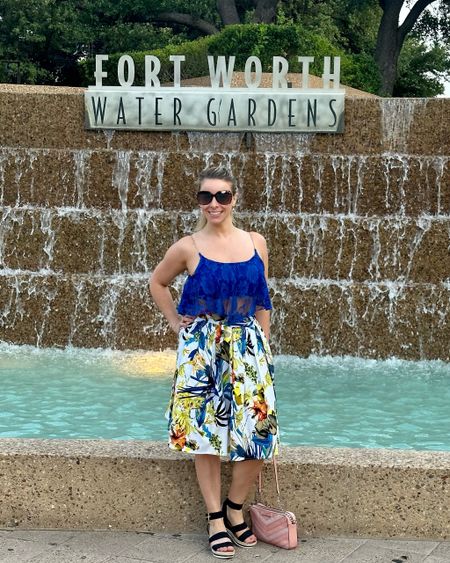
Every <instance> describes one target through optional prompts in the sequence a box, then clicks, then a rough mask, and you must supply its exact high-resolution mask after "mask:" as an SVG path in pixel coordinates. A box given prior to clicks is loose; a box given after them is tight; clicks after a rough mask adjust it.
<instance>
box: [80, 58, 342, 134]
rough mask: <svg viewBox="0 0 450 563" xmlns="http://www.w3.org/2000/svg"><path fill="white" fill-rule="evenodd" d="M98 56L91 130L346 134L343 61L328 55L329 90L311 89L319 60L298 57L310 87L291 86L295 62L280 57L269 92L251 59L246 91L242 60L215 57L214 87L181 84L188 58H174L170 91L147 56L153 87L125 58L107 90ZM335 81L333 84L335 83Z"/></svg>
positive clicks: (89, 105) (88, 102)
mask: <svg viewBox="0 0 450 563" xmlns="http://www.w3.org/2000/svg"><path fill="white" fill-rule="evenodd" d="M107 58H108V55H97V57H96V71H95V78H96V85H95V86H89V88H88V90H87V91H86V92H85V107H86V127H87V128H88V129H131V130H144V131H255V132H261V131H263V132H274V133H282V132H290V133H292V132H295V133H304V132H314V133H317V132H327V133H342V132H343V127H344V123H343V116H344V97H345V95H344V90H343V89H341V88H340V87H339V74H340V72H339V70H340V59H339V57H335V58H334V72H331V68H330V66H331V60H330V57H325V58H324V73H323V75H322V78H323V82H324V87H323V88H314V89H313V88H309V84H308V76H309V64H310V63H311V62H313V60H314V59H313V57H298V60H299V62H300V63H301V64H302V69H303V70H302V77H303V78H302V83H301V84H290V83H288V81H287V73H288V71H289V63H288V61H287V60H286V59H285V58H284V57H274V58H273V71H272V88H261V87H260V83H261V79H262V65H261V62H260V61H259V59H258V58H257V57H249V58H248V59H247V63H246V65H245V73H244V77H245V83H246V87H245V88H233V87H231V82H232V78H233V73H234V62H235V57H228V58H226V57H217V61H216V60H215V59H214V57H208V64H209V71H210V83H211V86H210V87H188V86H181V80H180V76H181V63H182V62H183V61H184V60H185V58H184V56H183V55H173V56H171V57H170V60H171V61H172V62H173V63H174V73H173V74H174V81H173V86H164V87H162V86H161V84H160V81H159V77H158V74H159V71H160V68H161V65H160V61H159V60H158V59H157V57H154V56H152V55H147V56H146V58H145V85H144V86H135V85H134V76H135V68H134V61H133V59H132V58H131V57H130V56H129V55H123V56H122V57H121V58H120V59H119V64H118V81H119V86H103V79H104V78H106V77H107V74H106V72H105V71H103V68H102V63H103V61H105V60H107ZM331 81H333V86H332V87H331V86H330V82H331Z"/></svg>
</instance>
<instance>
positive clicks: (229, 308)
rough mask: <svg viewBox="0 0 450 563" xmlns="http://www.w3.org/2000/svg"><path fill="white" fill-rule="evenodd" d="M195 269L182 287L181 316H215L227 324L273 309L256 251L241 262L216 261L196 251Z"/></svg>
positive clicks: (259, 258) (179, 306) (261, 262)
mask: <svg viewBox="0 0 450 563" xmlns="http://www.w3.org/2000/svg"><path fill="white" fill-rule="evenodd" d="M199 256H200V261H199V263H198V265H197V268H196V269H195V272H194V273H193V274H192V275H191V276H188V277H187V279H186V281H185V284H184V286H183V292H182V294H181V299H180V303H179V305H178V308H177V310H178V313H180V315H192V316H194V317H195V316H198V315H217V316H219V317H221V318H226V319H227V321H228V322H229V323H239V322H242V321H243V320H244V319H245V318H246V317H251V316H253V315H254V314H255V311H258V310H260V309H272V303H271V301H270V296H269V290H268V287H267V282H266V278H265V275H264V262H263V261H262V259H261V257H260V256H259V254H258V252H257V251H256V248H255V251H254V254H253V256H252V257H251V258H250V259H249V260H245V261H244V262H216V261H215V260H210V259H209V258H206V256H203V254H201V253H200V252H199Z"/></svg>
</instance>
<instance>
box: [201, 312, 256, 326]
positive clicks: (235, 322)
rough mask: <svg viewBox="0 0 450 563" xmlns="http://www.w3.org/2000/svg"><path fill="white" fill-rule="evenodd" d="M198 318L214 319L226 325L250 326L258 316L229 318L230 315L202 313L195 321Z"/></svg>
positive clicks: (213, 320)
mask: <svg viewBox="0 0 450 563" xmlns="http://www.w3.org/2000/svg"><path fill="white" fill-rule="evenodd" d="M198 319H202V320H205V321H212V322H214V323H218V324H223V325H226V326H250V325H252V324H253V323H254V322H255V321H256V318H255V317H253V316H248V317H242V319H239V320H234V319H233V320H229V318H228V317H221V316H220V315H215V314H202V315H197V316H196V317H195V319H194V321H193V322H196V321H197V320H198Z"/></svg>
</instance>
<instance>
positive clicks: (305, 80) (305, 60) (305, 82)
mask: <svg viewBox="0 0 450 563" xmlns="http://www.w3.org/2000/svg"><path fill="white" fill-rule="evenodd" d="M297 58H298V62H299V63H302V88H308V86H309V64H310V63H313V62H314V57H297Z"/></svg>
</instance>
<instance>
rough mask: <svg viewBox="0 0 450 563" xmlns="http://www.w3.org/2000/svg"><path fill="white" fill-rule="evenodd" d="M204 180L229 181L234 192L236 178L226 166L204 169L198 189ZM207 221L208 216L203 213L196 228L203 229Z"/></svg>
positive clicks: (197, 229) (199, 179)
mask: <svg viewBox="0 0 450 563" xmlns="http://www.w3.org/2000/svg"><path fill="white" fill-rule="evenodd" d="M204 180H223V181H224V182H228V183H229V184H231V191H232V192H234V188H235V186H236V179H235V178H234V176H233V175H232V174H231V172H230V171H229V170H228V168H226V167H225V166H210V167H209V168H205V169H204V170H202V171H201V172H200V174H199V176H198V189H200V187H201V185H202V182H203V181H204ZM206 223H207V220H206V217H205V216H204V215H203V213H201V214H200V217H199V218H198V221H197V224H196V225H195V229H194V230H195V231H201V230H202V229H203V228H204V227H205V225H206Z"/></svg>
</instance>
